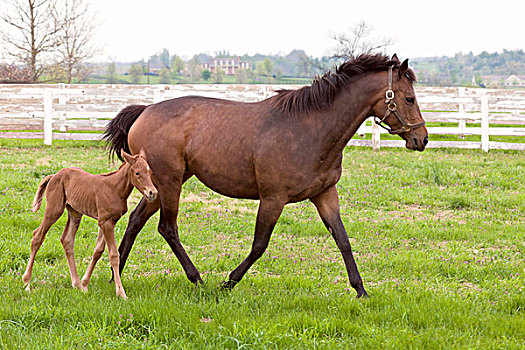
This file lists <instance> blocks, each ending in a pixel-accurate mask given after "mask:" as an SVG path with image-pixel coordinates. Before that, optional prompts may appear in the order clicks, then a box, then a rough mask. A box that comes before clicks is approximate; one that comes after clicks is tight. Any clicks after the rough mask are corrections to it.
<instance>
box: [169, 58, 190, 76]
mask: <svg viewBox="0 0 525 350" xmlns="http://www.w3.org/2000/svg"><path fill="white" fill-rule="evenodd" d="M185 66H186V64H185V63H184V60H183V59H182V58H180V57H179V56H177V55H175V56H173V57H172V59H171V70H172V72H173V75H174V76H177V75H179V74H180V73H181V72H182V71H183V70H184V67H185Z"/></svg>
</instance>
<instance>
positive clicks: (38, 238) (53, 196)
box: [22, 187, 65, 290]
mask: <svg viewBox="0 0 525 350" xmlns="http://www.w3.org/2000/svg"><path fill="white" fill-rule="evenodd" d="M46 196H47V204H46V211H45V214H44V219H43V220H42V223H41V224H40V225H39V226H38V227H37V228H36V230H34V231H33V239H32V241H31V253H30V255H29V262H28V263H27V268H26V271H25V272H24V275H23V276H22V281H23V282H24V285H25V286H26V289H27V290H29V282H30V281H31V274H32V272H33V265H34V263H35V257H36V253H37V252H38V250H39V249H40V246H41V245H42V242H43V241H44V238H45V237H46V234H47V231H49V229H50V228H51V226H52V225H53V224H54V223H55V222H56V221H57V220H58V219H59V218H60V217H61V216H62V214H63V213H64V208H65V200H64V194H63V192H61V191H52V190H50V187H48V189H47V191H46Z"/></svg>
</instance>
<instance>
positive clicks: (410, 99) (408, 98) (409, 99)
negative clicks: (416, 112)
mask: <svg viewBox="0 0 525 350" xmlns="http://www.w3.org/2000/svg"><path fill="white" fill-rule="evenodd" d="M406 101H407V102H408V103H410V104H414V102H416V99H415V98H413V97H407V98H406Z"/></svg>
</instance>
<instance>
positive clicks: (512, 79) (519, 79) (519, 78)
mask: <svg viewBox="0 0 525 350" xmlns="http://www.w3.org/2000/svg"><path fill="white" fill-rule="evenodd" d="M504 85H505V86H508V87H512V86H525V75H511V76H509V77H508V78H507V79H505V82H504Z"/></svg>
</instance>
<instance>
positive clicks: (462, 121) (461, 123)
mask: <svg viewBox="0 0 525 350" xmlns="http://www.w3.org/2000/svg"><path fill="white" fill-rule="evenodd" d="M466 118H467V116H466V115H465V105H464V104H463V103H460V104H459V111H458V128H460V131H463V132H466V130H465V129H466V128H467V119H466ZM458 136H459V138H460V139H464V138H465V134H463V133H461V134H459V135H458Z"/></svg>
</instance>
